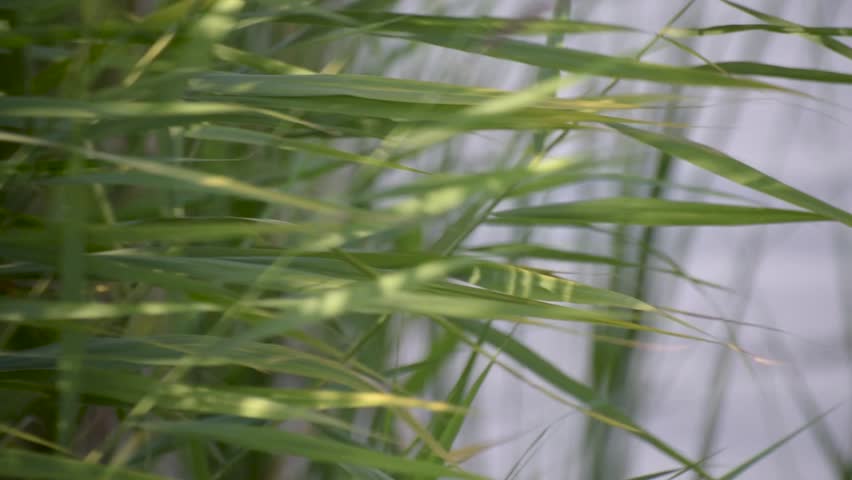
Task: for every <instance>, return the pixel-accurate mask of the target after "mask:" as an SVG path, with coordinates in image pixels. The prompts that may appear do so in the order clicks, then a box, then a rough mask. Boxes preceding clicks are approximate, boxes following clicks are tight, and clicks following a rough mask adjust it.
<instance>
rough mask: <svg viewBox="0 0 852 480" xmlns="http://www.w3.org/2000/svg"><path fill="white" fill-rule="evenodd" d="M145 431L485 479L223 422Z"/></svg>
mask: <svg viewBox="0 0 852 480" xmlns="http://www.w3.org/2000/svg"><path fill="white" fill-rule="evenodd" d="M142 427H143V428H144V429H145V430H147V431H150V432H155V433H163V434H168V435H176V436H189V437H192V438H199V439H205V440H208V441H210V440H212V441H219V442H225V443H228V444H231V445H234V446H237V447H240V448H246V449H249V450H253V451H257V452H263V453H268V454H272V455H281V454H289V455H296V456H300V457H305V458H309V459H311V460H316V461H321V462H331V463H341V464H351V465H359V466H364V467H373V468H377V469H379V470H383V471H387V472H395V473H403V474H410V475H423V476H426V477H445V478H466V479H481V478H482V477H479V476H477V475H473V474H470V473H467V472H462V471H460V470H456V469H452V468H450V467H444V466H441V465H436V464H434V463H431V462H425V461H420V460H412V459H408V458H404V457H399V456H395V455H389V454H385V453H380V452H377V451H374V450H369V449H367V448H363V447H359V446H354V445H350V444H347V443H342V442H338V441H334V440H330V439H326V438H322V437H319V436H309V435H302V434H298V433H294V432H288V431H285V430H281V429H278V428H271V427H253V426H245V425H238V424H233V423H222V422H217V423H212V422H169V423H148V424H144V425H143V426H142Z"/></svg>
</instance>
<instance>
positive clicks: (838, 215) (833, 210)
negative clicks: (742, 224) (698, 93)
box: [610, 125, 852, 226]
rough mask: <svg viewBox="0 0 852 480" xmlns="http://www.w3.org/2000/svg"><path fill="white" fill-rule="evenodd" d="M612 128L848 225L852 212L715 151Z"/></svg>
mask: <svg viewBox="0 0 852 480" xmlns="http://www.w3.org/2000/svg"><path fill="white" fill-rule="evenodd" d="M610 127H611V128H613V129H614V130H616V131H618V132H620V133H622V134H624V135H626V136H628V137H631V138H633V139H635V140H637V141H639V142H642V143H644V144H646V145H649V146H651V147H654V148H656V149H658V150H661V151H663V152H666V153H669V154H671V155H672V156H673V157H677V158H681V159H683V160H685V161H687V162H690V163H692V164H693V165H695V166H697V167H700V168H703V169H705V170H708V171H710V172H713V173H715V174H716V175H719V176H721V177H724V178H727V179H728V180H731V181H732V182H735V183H738V184H740V185H743V186H746V187H748V188H751V189H753V190H757V191H758V192H762V193H765V194H767V195H771V196H773V197H775V198H778V199H780V200H784V201H786V202H788V203H791V204H793V205H796V206H799V207H802V208H804V209H807V210H810V211H811V212H813V213H816V214H818V215H822V216H824V217H827V218H831V219H833V220H837V221H838V222H840V223H843V224H845V225H848V226H852V214H850V213H849V212H846V211H844V210H841V209H839V208H837V207H834V206H832V205H830V204H828V203H826V202H824V201H822V200H819V199H817V198H815V197H812V196H811V195H808V194H806V193H804V192H802V191H800V190H797V189H795V188H793V187H791V186H789V185H787V184H785V183H783V182H781V181H779V180H776V179H774V178H772V177H770V176H769V175H766V174H765V173H763V172H761V171H759V170H757V169H755V168H753V167H750V166H748V165H746V164H744V163H742V162H740V161H739V160H737V159H735V158H733V157H731V156H729V155H726V154H724V153H722V152H720V151H718V150H715V149H713V148H710V147H708V146H707V145H702V144H700V143H696V142H692V141H690V140H687V139H685V138H679V137H675V136H672V135H667V134H663V133H655V132H650V131H647V130H640V129H637V128H633V127H628V126H626V125H610Z"/></svg>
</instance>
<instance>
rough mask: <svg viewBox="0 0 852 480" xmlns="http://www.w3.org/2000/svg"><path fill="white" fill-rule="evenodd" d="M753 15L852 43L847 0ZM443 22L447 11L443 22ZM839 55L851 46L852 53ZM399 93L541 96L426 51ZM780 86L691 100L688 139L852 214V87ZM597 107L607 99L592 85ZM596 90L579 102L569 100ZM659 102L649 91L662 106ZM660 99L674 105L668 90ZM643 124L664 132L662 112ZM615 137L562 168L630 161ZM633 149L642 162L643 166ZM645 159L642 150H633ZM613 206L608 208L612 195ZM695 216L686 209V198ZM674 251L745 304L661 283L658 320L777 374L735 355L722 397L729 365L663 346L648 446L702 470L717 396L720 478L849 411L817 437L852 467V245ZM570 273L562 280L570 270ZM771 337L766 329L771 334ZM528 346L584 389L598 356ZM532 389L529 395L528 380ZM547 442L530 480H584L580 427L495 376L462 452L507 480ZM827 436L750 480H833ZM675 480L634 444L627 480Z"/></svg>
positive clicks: (664, 9) (649, 12)
mask: <svg viewBox="0 0 852 480" xmlns="http://www.w3.org/2000/svg"><path fill="white" fill-rule="evenodd" d="M551 3H552V2H549V1H533V0H524V1H521V0H495V1H494V2H493V3H487V2H469V3H468V2H443V3H441V2H435V1H431V0H430V1H425V0H410V1H405V2H403V3H402V4H401V7H400V8H401V9H402V10H405V11H410V12H420V13H423V12H429V11H436V10H441V9H442V8H444V9H445V10H444V11H448V12H451V13H452V12H464V13H471V12H482V13H490V14H498V15H506V16H514V17H525V16H527V17H528V16H537V15H542V14H546V12H549V11H550V10H551V8H552V4H551ZM686 3H687V2H685V1H673V0H666V1H659V0H629V1H626V0H575V1H574V2H573V6H572V16H573V17H574V18H579V19H583V20H593V21H601V22H609V23H618V24H625V25H631V26H634V27H639V28H642V29H644V30H648V31H655V30H657V29H659V28H661V27H662V26H663V25H664V24H665V23H666V22H667V20H668V19H669V18H670V17H671V16H672V15H674V14H675V12H677V11H678V10H679V9H680V8H682V7H683V6H684V5H685V4H686ZM742 3H743V4H745V5H748V6H750V7H752V8H756V9H759V10H761V11H764V12H768V13H772V14H774V15H777V16H780V17H783V18H786V19H789V20H791V21H794V22H797V23H801V24H805V25H821V26H824V25H831V26H852V2H848V1H843V0H836V1H831V0H822V1H817V0H811V1H807V2H805V1H794V0H790V1H783V0H764V1H746V0H743V2H742ZM442 6H443V7H442ZM755 22H757V21H756V20H755V19H753V18H751V17H749V16H748V15H746V14H744V13H742V12H739V11H737V10H735V9H733V8H731V7H729V6H727V5H725V4H724V3H723V2H720V1H710V0H699V1H698V2H696V4H695V5H694V6H693V7H692V9H691V10H690V11H689V12H688V13H687V14H686V15H685V16H684V17H683V18H682V19H681V20H680V21H679V22H678V23H677V24H676V25H678V26H709V25H720V24H732V23H755ZM648 38H649V37H648V36H632V35H627V36H625V35H619V36H607V35H595V36H573V37H569V38H567V39H566V41H565V44H566V45H567V46H570V47H573V48H584V49H594V50H596V51H599V52H604V53H610V54H620V55H629V54H633V53H635V52H636V51H638V50H639V49H640V48H641V47H642V46H643V45H644V43H645V42H647V40H648ZM841 40H842V39H841ZM847 43H852V42H848V41H847ZM691 45H692V46H693V47H694V48H695V49H696V50H697V51H699V52H700V53H701V54H703V55H704V56H706V57H708V58H710V59H712V60H714V61H732V60H755V61H761V62H764V63H772V64H778V65H785V66H791V67H800V68H820V69H825V70H835V71H838V72H847V73H852V67H850V66H852V61H850V60H849V59H847V58H843V57H842V56H840V55H837V54H835V53H833V52H830V51H828V50H827V49H825V48H821V47H818V46H816V45H814V44H812V43H810V42H808V41H807V40H806V39H803V38H801V37H796V36H788V35H771V34H766V33H739V34H735V35H725V36H716V37H708V38H701V39H698V40H696V41H694V42H693V43H691ZM659 47H660V48H659V49H658V50H656V51H654V52H653V53H651V54H649V55H648V56H647V57H646V59H647V60H648V61H657V62H680V63H683V62H686V63H698V62H697V61H696V60H695V59H689V58H685V56H684V54H683V53H682V52H678V51H676V50H675V49H673V48H671V47H666V46H665V45H664V44H660V45H659ZM391 73H392V74H394V75H398V76H403V77H410V78H420V79H428V80H439V81H452V82H461V83H469V84H476V85H484V86H496V87H503V88H518V87H522V86H524V85H529V84H530V82H531V81H532V78H533V75H535V70H534V69H531V68H527V67H524V66H520V65H517V64H511V63H508V62H501V61H498V60H493V61H491V60H488V61H483V60H482V59H477V60H475V63H471V60H470V57H468V56H466V55H465V54H461V53H457V52H447V51H445V50H440V49H424V51H423V52H422V54H421V55H419V56H418V57H415V58H412V59H409V60H407V61H404V62H402V63H400V64H399V65H397V66H396V67H395V70H394V71H392V72H391ZM772 81H773V82H774V83H776V84H779V85H784V86H789V87H792V88H795V89H797V90H799V91H801V92H804V93H807V94H810V95H812V96H813V97H815V98H818V99H819V100H815V99H813V98H808V97H805V96H794V95H784V94H775V93H772V94H767V93H749V92H739V91H730V90H728V91H725V92H719V91H716V90H708V89H689V90H686V91H684V92H682V93H685V94H688V95H695V96H696V98H695V99H693V100H691V101H690V102H691V103H692V104H695V105H697V106H700V108H693V109H688V110H684V111H681V112H678V114H677V117H676V118H677V119H678V120H679V121H684V122H687V123H689V124H690V125H691V127H690V128H689V129H687V130H685V131H684V133H685V134H686V135H687V136H689V137H690V138H692V139H694V140H698V141H701V142H704V143H708V144H711V145H713V146H714V147H716V148H719V149H721V150H723V151H725V152H727V153H730V154H732V155H733V156H734V157H736V158H738V159H740V160H742V161H744V162H746V163H748V164H750V165H753V166H755V167H757V168H759V169H761V170H763V171H764V172H767V173H769V174H771V175H772V176H775V177H776V178H778V179H781V180H782V181H784V182H786V183H788V184H790V185H793V186H795V187H797V188H800V189H802V190H804V191H806V192H808V193H811V194H813V195H815V196H817V197H819V198H822V199H825V200H827V201H829V202H832V203H833V204H835V205H838V206H840V207H841V208H844V209H846V210H852V113H850V112H852V87H849V86H837V85H828V84H824V85H820V84H816V83H806V82H785V81H777V80H772ZM596 85H597V88H598V89H599V88H600V87H601V86H602V85H603V83H602V82H598V83H597V84H596ZM587 87H588V84H585V86H583V87H575V89H573V90H569V92H575V91H578V90H577V89H579V90H583V89H585V88H587ZM655 88H656V89H657V90H654V89H655ZM616 91H622V92H626V91H660V90H659V87H653V86H649V85H647V84H641V83H637V82H624V83H623V84H622V85H621V86H620V87H619V88H618V89H617V90H616ZM662 91H665V90H662ZM648 118H651V119H659V118H660V116H659V112H649V113H648ZM613 140H614V139H613V136H612V135H606V136H603V135H602V136H597V137H589V136H588V135H586V136H582V137H580V136H578V137H577V140H576V141H575V142H573V141H572V140H571V139H570V137H569V140H568V141H567V142H566V144H565V145H564V146H563V147H562V149H563V151H565V152H571V151H575V152H577V151H581V152H593V153H594V154H595V155H597V156H599V157H600V158H601V159H606V158H607V156H608V155H615V154H616V152H621V154H623V153H624V152H626V151H627V150H625V148H626V147H627V144H623V143H615V142H614V141H613ZM507 141H508V137H507V136H504V135H501V134H497V133H495V134H493V135H492V134H487V135H482V136H475V137H472V138H468V139H467V140H466V141H465V143H464V148H465V149H466V150H464V151H465V152H466V153H467V154H469V157H470V159H471V160H470V162H472V163H473V164H472V165H470V166H467V165H465V166H464V167H465V168H476V166H475V165H474V164H475V163H476V162H483V161H487V160H488V158H489V155H496V154H498V153H500V152H501V149H503V147H504V145H505V142H507ZM635 147H636V146H635V145H632V146H630V148H635ZM631 151H635V152H638V153H637V154H642V153H641V152H642V150H638V149H637V150H631ZM675 178H676V179H677V180H679V181H683V182H689V183H693V184H697V185H703V186H707V187H712V188H715V189H718V190H723V191H727V192H732V193H737V194H742V195H745V196H747V197H749V198H753V199H755V200H758V201H760V202H761V203H763V204H766V205H772V206H780V205H781V204H780V203H778V202H774V201H772V200H771V199H768V198H766V197H764V196H760V195H755V194H752V193H751V192H749V191H747V190H746V189H744V188H741V187H738V186H736V185H734V184H732V183H730V182H727V181H724V180H721V179H713V178H712V177H711V176H710V175H708V174H706V173H704V172H701V171H699V170H698V169H696V168H694V167H691V166H689V165H687V164H685V163H683V162H678V164H677V166H676V168H675ZM608 188H609V190H608ZM612 193H615V191H614V190H612V187H606V186H601V185H595V186H590V187H587V188H584V189H579V190H576V189H575V190H570V191H564V192H563V191H559V192H555V193H554V194H552V195H551V196H550V197H549V200H559V201H567V200H571V199H576V198H580V197H584V196H589V195H596V196H600V195H605V194H612ZM675 196H676V197H680V198H695V197H694V196H691V194H676V195H675ZM498 235H504V237H501V238H505V235H506V233H505V232H504V231H498V230H483V231H481V232H478V233H477V234H476V235H474V237H473V238H472V241H473V242H486V241H493V240H495V238H496V236H498ZM662 238H663V239H664V241H665V242H666V245H668V249H669V251H670V252H671V253H672V254H673V256H674V257H675V258H676V259H677V260H678V261H679V262H681V263H682V265H683V266H685V268H686V269H687V271H689V272H690V273H691V274H693V275H695V276H697V277H700V278H702V279H706V280H710V281H713V282H716V283H719V284H722V285H725V286H727V287H731V288H732V289H733V290H734V291H735V293H728V292H722V291H718V290H713V289H698V288H695V287H693V286H691V285H689V284H687V283H686V282H684V281H682V280H672V279H670V278H669V277H665V276H659V277H654V278H653V280H654V287H655V288H654V293H653V300H654V301H656V302H657V304H660V305H665V306H671V307H675V308H680V309H684V310H689V311H696V312H702V313H705V314H708V315H714V316H719V317H724V318H730V319H734V320H737V321H741V322H749V323H752V324H757V325H759V326H762V327H748V326H737V325H735V324H731V323H725V322H719V321H712V320H696V323H698V324H700V325H701V326H702V327H703V328H706V329H708V330H710V331H712V332H714V333H715V334H716V335H718V336H719V337H720V338H721V339H727V340H730V339H732V338H734V337H732V335H735V338H736V341H737V342H738V343H739V344H740V345H742V346H744V347H745V348H747V349H749V350H750V351H751V352H753V353H755V354H757V355H761V356H763V357H766V358H767V359H770V360H772V362H771V363H772V364H769V365H765V364H761V363H757V362H753V361H747V360H745V359H743V358H742V357H741V356H738V355H730V357H729V359H728V360H729V363H728V365H729V369H728V372H729V373H728V374H727V375H726V376H723V377H722V378H721V379H719V381H715V382H714V377H713V375H714V371H715V370H716V366H717V364H718V361H719V356H720V355H721V354H723V353H724V351H725V350H724V349H723V348H720V347H718V346H717V345H711V344H699V343H694V342H690V341H686V340H672V339H670V338H660V339H657V340H658V341H659V342H660V343H663V344H667V345H669V346H674V347H683V348H674V349H665V348H659V349H658V350H648V351H645V350H643V351H641V352H640V353H639V355H640V356H641V360H642V367H641V371H640V372H638V373H637V375H639V377H638V378H640V379H641V382H640V386H639V387H638V388H637V389H636V393H637V394H638V395H640V396H641V404H642V413H641V415H640V417H639V418H640V423H642V424H643V425H645V426H647V428H648V429H649V430H650V431H652V432H653V433H654V434H656V435H658V436H659V437H661V438H663V439H664V440H666V441H668V442H669V443H671V444H673V445H675V446H677V447H678V448H679V449H680V450H681V451H683V452H685V453H688V454H689V455H691V456H695V455H697V454H698V451H699V449H700V445H701V442H702V439H703V437H704V431H705V430H704V429H705V426H704V422H705V421H706V419H707V418H708V416H709V415H710V413H709V411H708V409H709V408H710V405H712V403H713V402H712V398H713V396H714V395H722V396H723V397H722V398H723V402H722V410H721V414H720V417H719V418H720V420H719V430H718V432H717V438H716V441H715V442H714V444H713V447H712V448H711V452H712V453H713V454H714V455H713V456H712V458H710V459H709V460H708V461H707V462H708V465H709V466H710V467H711V468H714V469H715V471H725V470H727V469H728V468H731V467H734V466H736V465H737V464H739V463H740V462H742V461H744V460H746V459H747V458H748V457H750V456H752V455H754V454H756V453H758V452H759V451H761V450H762V449H764V448H766V447H768V446H770V445H771V444H772V443H773V442H775V441H777V440H779V439H780V438H782V437H783V436H785V435H786V434H788V433H789V432H791V431H793V430H795V429H796V428H798V427H800V426H802V425H803V424H805V423H806V422H807V421H808V419H809V418H812V417H813V416H814V415H815V414H817V413H819V412H822V411H825V410H827V409H829V408H832V407H835V406H838V405H839V407H838V409H837V410H836V411H834V412H833V413H832V414H830V416H828V417H827V418H826V419H825V420H824V421H823V422H822V423H821V425H822V426H823V427H827V431H828V432H829V435H831V437H830V439H831V443H832V444H833V445H835V446H837V447H839V448H840V449H841V451H840V453H841V454H843V455H845V456H846V458H847V459H848V458H850V457H852V445H851V444H852V415H850V411H852V409H851V408H850V403H852V395H850V394H852V361H850V351H851V350H852V339H850V337H849V332H850V330H852V327H850V322H852V318H850V312H852V283H850V281H852V231H850V229H848V228H845V227H842V226H838V225H833V224H803V225H792V226H790V225H784V226H769V227H720V228H711V227H705V228H700V229H689V230H687V229H679V228H668V229H665V232H664V233H663V237H662ZM533 239H534V240H535V241H538V242H542V243H544V242H546V243H549V244H552V245H555V246H559V247H562V248H569V249H573V248H580V247H582V248H592V249H597V250H599V251H606V250H605V249H606V244H605V243H604V242H603V239H602V238H598V237H594V236H588V235H586V236H583V235H579V234H576V233H572V232H570V231H566V230H555V231H548V232H543V233H536V234H535V235H533ZM560 268H563V269H564V268H565V266H564V265H560ZM573 272H574V273H575V275H574V276H573V277H572V278H578V279H581V280H583V281H587V282H591V283H597V284H601V285H606V281H607V277H606V274H607V273H608V272H607V271H605V270H602V269H589V268H588V267H582V266H577V267H576V269H574V270H573ZM765 327H771V329H768V328H765ZM518 335H519V336H520V337H521V338H522V339H523V340H524V341H525V342H527V343H528V344H530V345H532V346H534V347H535V349H536V351H538V352H539V353H540V354H542V355H544V356H546V357H547V358H548V359H550V360H552V361H553V362H554V363H555V364H557V365H558V366H560V367H562V368H564V369H565V371H566V372H568V373H571V374H574V375H576V376H577V377H580V378H582V377H584V376H585V375H586V369H587V367H586V363H585V362H586V359H587V354H588V351H587V343H588V338H587V337H585V336H583V335H569V334H555V333H554V332H553V331H548V330H542V329H537V328H521V329H520V330H519V333H518ZM533 381H534V379H533ZM548 425H549V426H550V427H551V428H550V429H549V430H548V432H547V434H546V437H545V439H544V440H543V441H542V442H541V443H540V444H538V447H539V448H538V450H537V452H536V454H535V455H534V456H533V457H532V459H531V460H530V462H529V463H528V464H526V466H525V467H524V469H523V470H522V471H521V473H520V475H519V476H518V478H547V479H549V478H580V475H581V473H580V470H579V465H580V464H581V463H582V461H581V460H582V459H581V457H582V455H583V448H582V442H583V438H582V432H583V429H582V426H583V419H582V416H581V415H580V414H578V413H576V412H573V411H572V410H571V409H570V408H569V407H566V406H565V405H561V404H558V403H556V402H554V401H552V400H549V399H548V398H546V397H545V396H544V395H542V394H541V393H539V392H537V391H535V390H534V389H532V388H530V387H529V386H526V385H525V384H523V383H521V382H519V381H517V380H516V379H514V378H512V377H510V376H509V375H507V374H505V373H503V372H502V371H499V369H498V370H495V371H494V372H492V375H491V376H490V377H489V379H488V380H487V383H486V385H485V387H484V390H483V391H482V392H481V394H480V396H479V401H478V402H477V403H476V410H475V412H474V413H473V414H472V415H471V417H470V419H469V420H468V423H467V424H466V426H465V430H464V433H463V435H462V438H461V440H460V442H459V444H465V443H470V444H474V443H476V444H479V443H482V442H502V443H499V444H498V445H496V446H494V447H493V448H491V449H489V450H487V451H486V452H485V453H482V454H480V455H478V456H477V457H475V458H474V459H472V460H471V461H469V463H468V464H467V466H468V467H469V468H471V469H473V470H475V471H479V472H482V473H484V474H488V475H489V476H493V477H495V478H503V477H504V476H505V475H506V473H507V472H508V471H509V470H510V469H511V468H512V466H513V465H514V464H515V463H516V462H517V460H518V458H519V457H520V456H521V454H522V453H523V451H524V450H525V449H526V448H527V447H528V446H529V445H530V444H531V443H532V442H533V440H534V439H535V437H536V436H537V435H538V434H539V433H541V431H542V428H543V427H545V426H548ZM820 431H821V430H819V429H812V430H809V431H807V432H806V433H804V434H802V435H800V436H798V437H796V438H795V439H793V440H792V441H790V442H789V443H788V444H786V445H785V446H783V447H782V448H781V449H780V450H778V451H777V452H776V453H775V454H773V455H771V456H770V457H768V458H766V459H764V460H762V461H761V462H760V463H758V464H757V465H755V466H754V467H752V468H751V469H749V470H748V471H747V472H746V473H745V474H743V475H742V476H741V477H739V478H746V479H766V478H777V479H802V478H813V479H823V478H826V479H827V478H838V477H837V476H836V473H835V472H833V471H832V470H831V469H830V467H829V465H830V464H829V461H828V460H827V458H826V449H825V448H823V447H821V446H819V444H818V443H817V438H818V435H816V434H817V433H819V432H820ZM671 466H675V465H674V464H673V463H672V462H671V461H670V460H668V459H667V458H664V457H662V456H661V455H660V454H658V453H657V452H655V451H654V450H652V449H651V448H649V447H647V446H645V445H643V444H641V443H639V442H634V443H632V453H631V456H630V457H629V467H628V468H627V471H628V474H629V475H640V474H645V473H649V472H654V471H658V470H661V469H664V468H667V467H671Z"/></svg>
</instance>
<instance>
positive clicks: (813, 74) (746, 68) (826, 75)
mask: <svg viewBox="0 0 852 480" xmlns="http://www.w3.org/2000/svg"><path fill="white" fill-rule="evenodd" d="M717 67H718V68H721V69H722V70H724V71H726V72H728V73H736V74H739V75H760V76H763V77H778V78H789V79H792V80H803V81H807V82H823V83H845V84H848V83H852V74H849V73H843V72H832V71H829V70H817V69H814V68H792V67H782V66H780V65H771V64H767V63H758V62H718V63H714V64H713V65H712V66H711V65H701V66H699V67H695V68H696V69H698V70H713V69H716V68H717Z"/></svg>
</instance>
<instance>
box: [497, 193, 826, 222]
mask: <svg viewBox="0 0 852 480" xmlns="http://www.w3.org/2000/svg"><path fill="white" fill-rule="evenodd" d="M826 220H831V218H828V217H826V216H824V215H820V214H816V213H811V212H805V211H797V210H782V209H777V208H758V207H745V206H739V205H723V204H716V203H699V202H679V201H671V200H663V199H659V198H644V197H610V198H602V199H596V200H581V201H578V202H569V203H558V204H551V205H541V206H536V207H524V208H516V209H513V210H503V211H500V212H495V213H494V218H493V219H492V220H490V223H497V224H503V225H571V224H586V223H616V224H624V225H652V226H665V225H756V224H766V223H787V222H817V221H826Z"/></svg>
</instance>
